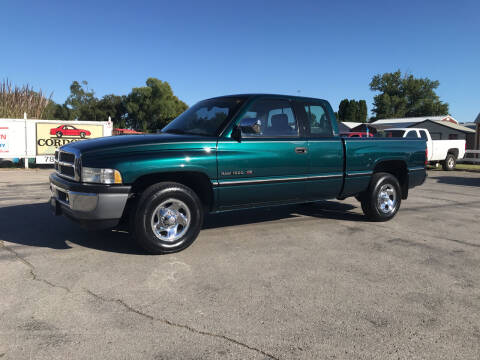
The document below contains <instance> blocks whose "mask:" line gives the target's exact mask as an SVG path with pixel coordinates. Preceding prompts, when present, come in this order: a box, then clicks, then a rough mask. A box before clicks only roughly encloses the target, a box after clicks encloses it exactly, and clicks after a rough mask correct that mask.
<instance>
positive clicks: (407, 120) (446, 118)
mask: <svg viewBox="0 0 480 360" xmlns="http://www.w3.org/2000/svg"><path fill="white" fill-rule="evenodd" d="M479 117H480V114H479ZM425 120H432V121H442V120H443V121H452V120H453V121H454V122H455V123H457V124H458V121H457V120H456V119H455V118H454V117H453V116H450V115H441V116H420V117H407V118H396V119H379V120H377V121H374V122H372V124H374V125H381V124H402V123H419V122H422V121H425Z"/></svg>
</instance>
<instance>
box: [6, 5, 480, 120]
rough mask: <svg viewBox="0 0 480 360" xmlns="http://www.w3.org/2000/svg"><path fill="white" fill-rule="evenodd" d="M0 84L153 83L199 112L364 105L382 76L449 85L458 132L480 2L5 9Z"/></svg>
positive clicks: (122, 88) (61, 87)
mask: <svg viewBox="0 0 480 360" xmlns="http://www.w3.org/2000/svg"><path fill="white" fill-rule="evenodd" d="M0 9H1V14H2V16H1V22H0V44H1V45H0V54H1V56H0V78H9V79H10V80H11V81H13V82H14V83H17V84H23V83H27V82H28V83H29V84H31V85H33V86H34V87H35V88H37V89H38V88H42V89H43V90H44V91H47V92H53V99H54V100H55V101H57V102H61V103H63V102H64V101H65V98H66V97H67V96H68V93H69V85H70V83H71V82H72V81H73V80H79V81H81V80H87V81H88V82H89V86H90V87H91V88H93V89H94V90H95V92H96V95H97V96H99V97H101V96H103V95H105V94H109V93H115V94H127V93H128V92H129V91H130V90H131V88H132V87H136V86H142V85H144V83H145V80H146V79H147V78H148V77H157V78H159V79H161V80H166V81H168V82H169V83H170V84H171V86H172V88H173V90H174V92H175V94H176V95H177V96H178V97H179V98H181V99H182V100H184V101H185V102H186V103H187V104H189V105H192V104H193V103H195V102H196V101H198V100H201V99H203V98H207V97H211V96H217V95H225V94H232V93H245V92H273V93H282V94H300V95H304V96H312V97H320V98H324V99H327V100H329V101H330V102H331V103H332V106H333V107H334V109H335V110H336V109H337V108H338V104H339V102H340V100H342V99H343V98H354V99H357V100H358V99H365V100H367V104H368V107H369V110H371V108H372V99H373V96H374V93H373V92H371V91H370V90H369V87H368V84H369V82H370V79H371V77H372V76H373V75H374V74H377V73H383V72H390V71H395V70H397V69H401V70H402V71H408V72H410V73H412V74H413V75H415V76H418V77H429V78H431V79H434V80H439V81H440V87H439V88H438V91H437V93H438V94H439V95H440V98H441V99H442V101H446V102H448V103H449V104H450V113H451V114H452V115H453V116H454V117H456V118H457V119H458V120H459V121H461V122H466V121H473V120H474V118H475V117H476V116H477V114H478V113H479V112H480V2H479V1H474V0H469V1H463V0H458V1H443V0H437V1H418V0H417V1H390V0H381V1H329V2H323V1H301V0H297V1H283V0H277V1H262V0H257V1H250V0H245V1H229V0H223V1H208V0H202V1H184V0H175V1H135V2H133V1H132V2H125V1H100V0H99V1H30V2H27V1H19V0H17V1H9V0H0Z"/></svg>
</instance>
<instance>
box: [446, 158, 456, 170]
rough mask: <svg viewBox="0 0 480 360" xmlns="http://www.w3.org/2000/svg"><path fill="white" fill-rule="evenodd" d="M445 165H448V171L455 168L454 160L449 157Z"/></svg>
mask: <svg viewBox="0 0 480 360" xmlns="http://www.w3.org/2000/svg"><path fill="white" fill-rule="evenodd" d="M447 165H448V167H449V168H450V169H453V167H454V166H455V160H454V159H453V157H451V156H450V157H449V158H448V163H447Z"/></svg>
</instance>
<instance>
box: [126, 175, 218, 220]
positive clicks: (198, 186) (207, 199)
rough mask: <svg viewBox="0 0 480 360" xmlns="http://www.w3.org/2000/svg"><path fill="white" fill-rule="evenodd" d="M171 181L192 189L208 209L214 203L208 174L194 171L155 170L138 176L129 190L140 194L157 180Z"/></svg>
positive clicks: (157, 181)
mask: <svg viewBox="0 0 480 360" xmlns="http://www.w3.org/2000/svg"><path fill="white" fill-rule="evenodd" d="M164 181H172V182H177V183H179V184H182V185H185V186H187V187H189V188H190V189H192V190H193V191H194V192H195V193H196V194H197V196H198V197H199V199H200V201H201V202H202V204H203V205H204V206H205V208H206V209H207V210H208V211H210V210H211V209H212V208H213V204H214V191H213V186H212V182H211V181H210V179H209V178H208V176H207V175H206V174H204V173H201V172H196V171H177V172H156V173H151V174H146V175H142V176H140V177H138V178H137V179H135V181H134V182H133V184H132V190H131V192H132V193H133V194H140V193H142V192H143V191H144V190H145V189H146V188H148V187H149V186H151V185H153V184H157V183H159V182H164Z"/></svg>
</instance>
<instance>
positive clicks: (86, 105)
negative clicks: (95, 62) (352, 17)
mask: <svg viewBox="0 0 480 360" xmlns="http://www.w3.org/2000/svg"><path fill="white" fill-rule="evenodd" d="M64 105H65V106H67V107H68V109H70V111H69V119H70V120H75V119H78V120H104V119H97V106H98V99H97V98H96V97H95V92H94V91H93V90H90V89H88V82H86V81H85V80H84V81H82V82H81V83H79V82H78V81H74V82H72V84H71V85H70V95H69V96H68V98H67V100H66V101H65V104H64Z"/></svg>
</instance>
